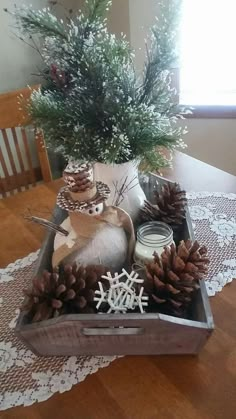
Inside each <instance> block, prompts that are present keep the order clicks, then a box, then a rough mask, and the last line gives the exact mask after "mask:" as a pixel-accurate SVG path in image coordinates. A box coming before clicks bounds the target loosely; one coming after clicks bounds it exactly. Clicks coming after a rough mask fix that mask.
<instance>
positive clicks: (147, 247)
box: [134, 222, 173, 264]
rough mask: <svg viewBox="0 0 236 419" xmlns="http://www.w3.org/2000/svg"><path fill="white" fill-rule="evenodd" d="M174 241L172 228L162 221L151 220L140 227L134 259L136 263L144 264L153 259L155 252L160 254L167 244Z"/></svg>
mask: <svg viewBox="0 0 236 419" xmlns="http://www.w3.org/2000/svg"><path fill="white" fill-rule="evenodd" d="M171 243H173V231H172V229H171V228H170V227H169V226H168V225H166V224H164V223H161V222H150V223H146V224H144V225H142V226H141V227H140V228H139V229H138V233H137V242H136V246H135V253H134V259H135V262H136V263H139V264H144V263H145V262H150V261H152V260H153V253H154V252H156V253H158V254H159V255H161V254H162V252H163V251H164V248H165V246H169V245H171Z"/></svg>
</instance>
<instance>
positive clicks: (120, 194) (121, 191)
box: [113, 176, 138, 207]
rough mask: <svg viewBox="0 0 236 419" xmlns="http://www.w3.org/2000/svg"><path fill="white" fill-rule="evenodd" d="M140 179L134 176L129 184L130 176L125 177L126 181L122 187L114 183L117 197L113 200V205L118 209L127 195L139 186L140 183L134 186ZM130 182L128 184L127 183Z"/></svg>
mask: <svg viewBox="0 0 236 419" xmlns="http://www.w3.org/2000/svg"><path fill="white" fill-rule="evenodd" d="M137 179H138V177H137V176H134V177H133V178H132V179H131V180H130V181H129V182H128V176H126V177H125V179H124V181H122V180H121V181H122V184H121V186H120V187H119V184H118V182H113V185H114V187H115V196H114V200H113V205H115V206H116V207H118V206H119V205H120V204H121V203H122V202H123V201H124V199H125V195H126V194H127V193H128V192H129V191H131V190H132V189H133V188H135V187H136V186H138V182H137V183H135V184H133V182H134V181H135V180H137ZM127 182H128V183H127Z"/></svg>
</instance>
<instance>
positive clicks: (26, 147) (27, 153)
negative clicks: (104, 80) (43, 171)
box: [21, 128, 36, 186]
mask: <svg viewBox="0 0 236 419" xmlns="http://www.w3.org/2000/svg"><path fill="white" fill-rule="evenodd" d="M21 135H22V140H23V144H24V150H25V156H26V161H27V164H28V168H29V178H30V183H31V185H33V186H35V185H36V178H35V174H34V170H33V165H32V161H31V155H30V149H29V142H28V140H27V135H26V131H25V128H21Z"/></svg>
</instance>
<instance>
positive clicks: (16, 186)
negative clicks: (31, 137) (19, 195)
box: [2, 129, 21, 192]
mask: <svg viewBox="0 0 236 419" xmlns="http://www.w3.org/2000/svg"><path fill="white" fill-rule="evenodd" d="M2 136H3V139H4V144H5V147H6V150H7V155H8V158H9V162H10V169H11V170H12V173H13V177H14V184H12V181H13V177H12V176H11V177H10V184H11V189H13V187H14V189H17V191H18V192H20V191H21V189H20V185H19V178H18V176H17V175H18V173H17V170H16V164H15V161H14V157H13V154H12V151H11V147H10V142H9V138H8V135H7V132H6V130H5V129H3V130H2ZM8 172H9V171H8Z"/></svg>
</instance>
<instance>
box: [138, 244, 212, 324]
mask: <svg viewBox="0 0 236 419" xmlns="http://www.w3.org/2000/svg"><path fill="white" fill-rule="evenodd" d="M208 264H209V259H208V257H207V249H206V247H205V246H202V247H201V246H200V245H199V243H198V242H197V241H195V242H194V243H192V242H191V240H187V241H186V242H184V241H181V242H180V244H179V246H178V248H177V249H176V246H175V245H174V244H172V245H171V246H170V247H166V248H165V250H164V252H163V253H162V255H161V256H158V254H157V253H155V254H154V260H153V262H150V263H148V264H147V265H146V280H145V282H144V289H145V292H146V293H147V294H148V295H149V296H150V302H151V308H152V309H155V311H159V312H161V313H165V314H169V315H173V316H178V317H185V316H186V315H187V313H188V309H189V307H190V305H191V302H192V301H193V298H194V296H195V293H196V291H197V290H198V289H199V280H201V279H203V277H204V276H205V275H206V273H207V271H208Z"/></svg>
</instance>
